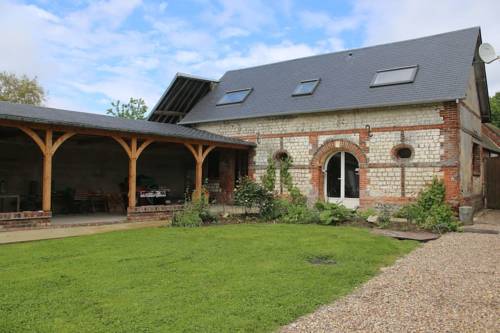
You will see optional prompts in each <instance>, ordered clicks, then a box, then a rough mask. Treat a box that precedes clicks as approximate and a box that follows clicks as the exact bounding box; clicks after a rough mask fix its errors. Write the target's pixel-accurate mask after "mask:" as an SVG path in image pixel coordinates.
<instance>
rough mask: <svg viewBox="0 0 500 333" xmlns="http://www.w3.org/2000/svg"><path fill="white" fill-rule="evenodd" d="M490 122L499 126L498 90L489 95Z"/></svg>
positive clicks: (499, 97) (499, 104) (499, 93)
mask: <svg viewBox="0 0 500 333" xmlns="http://www.w3.org/2000/svg"><path fill="white" fill-rule="evenodd" d="M490 106H491V122H492V124H493V125H495V126H496V127H500V92H497V93H496V94H495V96H492V97H490Z"/></svg>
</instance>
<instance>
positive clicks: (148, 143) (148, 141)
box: [135, 139, 155, 158]
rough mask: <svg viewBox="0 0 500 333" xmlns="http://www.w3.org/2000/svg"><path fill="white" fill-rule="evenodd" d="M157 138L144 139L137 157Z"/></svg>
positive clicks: (138, 149)
mask: <svg viewBox="0 0 500 333" xmlns="http://www.w3.org/2000/svg"><path fill="white" fill-rule="evenodd" d="M154 141H155V140H152V139H149V140H146V141H144V142H143V143H142V144H141V146H140V147H139V148H137V152H136V154H135V157H136V158H139V156H141V154H142V152H143V151H144V149H146V148H147V147H148V146H149V145H150V144H152V143H153V142H154Z"/></svg>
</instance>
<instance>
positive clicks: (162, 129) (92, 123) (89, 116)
mask: <svg viewBox="0 0 500 333" xmlns="http://www.w3.org/2000/svg"><path fill="white" fill-rule="evenodd" d="M0 119H4V120H14V121H23V122H30V123H37V124H51V125H62V126H72V127H78V128H85V129H99V130H108V131H117V132H126V133H134V134H143V135H157V136H163V137H169V138H180V139H192V140H202V141H210V142H216V143H225V144H236V145H245V146H254V145H255V144H254V143H251V142H247V141H243V140H238V139H233V138H227V137H224V136H220V135H216V134H213V133H209V132H206V131H202V130H197V129H194V128H190V127H186V126H180V125H174V124H164V123H156V122H151V121H145V120H130V119H123V118H117V117H112V116H105V115H99V114H94V113H86V112H77V111H68V110H61V109H53V108H46V107H39V106H32V105H24V104H14V103H9V102H0Z"/></svg>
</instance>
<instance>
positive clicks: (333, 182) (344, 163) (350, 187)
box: [324, 152, 359, 208]
mask: <svg viewBox="0 0 500 333" xmlns="http://www.w3.org/2000/svg"><path fill="white" fill-rule="evenodd" d="M324 173H325V180H326V181H325V182H324V184H325V191H324V193H325V196H326V198H325V199H326V201H328V202H335V203H341V204H343V205H344V206H346V207H348V208H357V207H358V206H359V163H358V160H357V159H356V158H355V157H354V155H352V154H350V153H347V152H339V153H336V154H334V155H332V156H330V158H329V159H328V160H327V161H326V163H325V167H324Z"/></svg>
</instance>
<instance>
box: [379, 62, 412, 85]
mask: <svg viewBox="0 0 500 333" xmlns="http://www.w3.org/2000/svg"><path fill="white" fill-rule="evenodd" d="M417 70H418V66H408V67H400V68H392V69H384V70H380V71H377V73H375V76H374V77H373V80H372V83H371V85H370V86H371V87H378V86H387V85H391V84H402V83H411V82H413V81H414V80H415V76H416V75H417Z"/></svg>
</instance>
